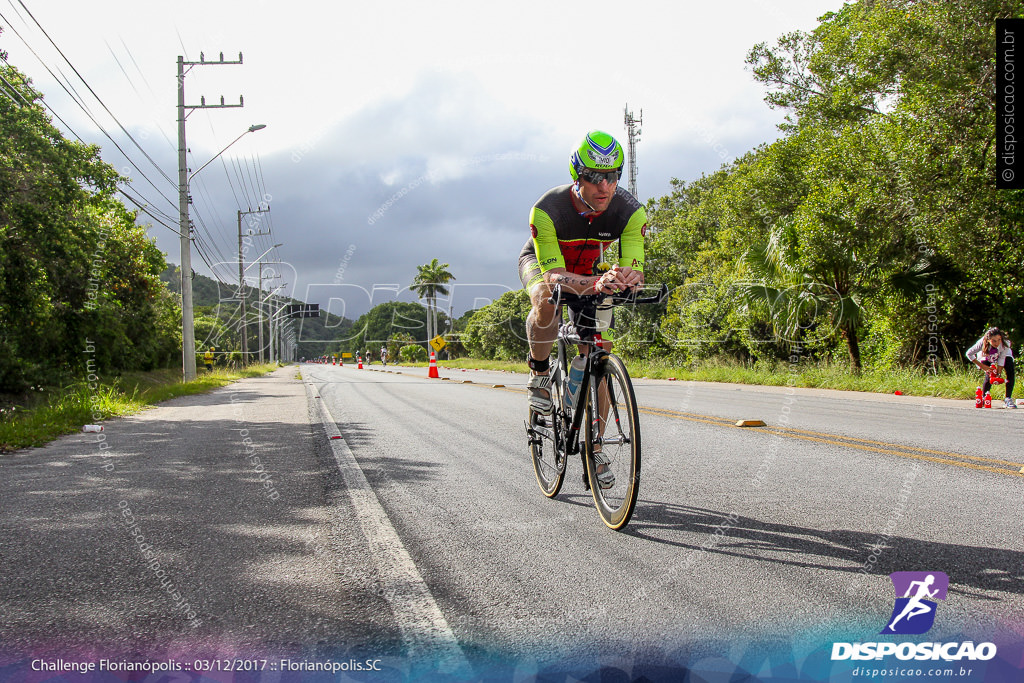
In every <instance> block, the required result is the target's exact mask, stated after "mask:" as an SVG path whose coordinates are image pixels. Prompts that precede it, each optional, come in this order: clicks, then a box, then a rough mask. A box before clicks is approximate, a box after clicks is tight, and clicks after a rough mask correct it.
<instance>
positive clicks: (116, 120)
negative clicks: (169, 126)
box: [18, 0, 174, 203]
mask: <svg viewBox="0 0 1024 683" xmlns="http://www.w3.org/2000/svg"><path fill="white" fill-rule="evenodd" d="M18 4H19V5H21V6H22V8H23V9H24V10H25V12H27V13H28V15H29V16H30V17H32V21H34V22H35V24H36V26H38V27H39V30H40V31H42V32H43V35H44V36H46V39H47V40H49V41H50V44H51V45H53V47H54V49H56V50H57V52H58V54H60V56H61V57H63V58H64V61H65V62H67V64H68V66H70V67H71V70H72V71H74V72H75V75H76V76H78V79H79V80H80V81H82V84H83V85H85V87H86V88H88V89H89V92H90V93H92V96H93V97H95V98H96V101H97V102H99V103H100V106H101V107H103V109H104V111H106V112H107V113H108V114H110V118H112V119H114V123H116V124H117V127H118V128H120V129H121V132H123V133H124V134H125V135H127V136H128V139H129V140H131V141H132V142H133V143H134V144H135V146H136V147H138V148H139V151H140V152H142V154H143V155H144V156H145V157H146V159H148V160H149V163H151V164H153V167H154V168H156V170H157V171H158V172H159V173H160V175H162V176H163V177H164V179H165V180H166V181H167V182H168V183H170V184H171V185H172V186H173V185H174V181H173V180H171V177H170V176H169V175H167V174H166V173H164V170H163V169H162V168H160V166H159V164H157V163H156V161H154V160H153V157H151V156H149V153H148V152H146V150H145V149H143V147H142V145H140V144H139V142H138V141H137V140H136V139H135V138H134V137H132V134H131V133H129V132H128V130H127V129H126V128H125V127H124V126H123V125H121V122H120V121H119V120H118V118H117V117H116V116H114V112H112V111H110V108H109V107H107V105H106V103H104V102H103V100H102V99H101V98H100V96H99V95H97V94H96V91H95V90H93V89H92V86H91V85H89V83H88V82H87V81H86V80H85V78H84V77H83V76H82V74H80V73H78V69H76V68H75V65H74V64H72V63H71V60H70V59H68V58H67V56H66V55H65V54H64V51H63V50H61V49H60V47H58V46H57V43H55V42H53V38H51V37H50V34H49V33H47V32H46V29H45V28H43V25H42V24H40V23H39V20H38V19H36V18H35V16H34V15H33V14H32V12H31V11H30V10H29V8H28V7H25V3H24V2H22V0H18ZM119 149H120V148H119ZM126 156H127V155H126ZM139 172H140V173H141V171H139ZM172 203H173V202H172Z"/></svg>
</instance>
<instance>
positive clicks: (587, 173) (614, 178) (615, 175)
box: [579, 168, 622, 185]
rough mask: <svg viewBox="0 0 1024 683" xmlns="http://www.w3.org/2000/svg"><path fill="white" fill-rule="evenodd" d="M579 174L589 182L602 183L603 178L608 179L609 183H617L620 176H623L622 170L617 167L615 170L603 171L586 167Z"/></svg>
mask: <svg viewBox="0 0 1024 683" xmlns="http://www.w3.org/2000/svg"><path fill="white" fill-rule="evenodd" d="M579 176H580V178H582V179H583V180H586V181H587V182H588V183H593V184H595V185H600V184H601V181H602V180H607V181H608V182H609V183H617V182H618V181H619V178H621V177H622V171H621V170H620V169H616V170H614V171H606V172H604V173H602V172H600V171H594V170H592V169H589V168H585V169H583V170H582V171H580V172H579Z"/></svg>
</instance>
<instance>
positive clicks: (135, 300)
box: [0, 65, 180, 392]
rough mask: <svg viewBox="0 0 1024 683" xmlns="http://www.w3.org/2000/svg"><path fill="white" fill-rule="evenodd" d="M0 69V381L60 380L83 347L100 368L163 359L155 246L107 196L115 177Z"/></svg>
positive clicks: (166, 304)
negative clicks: (91, 354)
mask: <svg viewBox="0 0 1024 683" xmlns="http://www.w3.org/2000/svg"><path fill="white" fill-rule="evenodd" d="M0 76H2V77H3V80H2V81H0V83H2V87H3V94H4V95H5V96H4V97H0V328H2V329H0V391H7V392H13V391H18V390H20V389H21V388H23V387H24V386H25V385H26V384H29V383H33V382H36V381H46V380H49V381H56V380H58V379H59V378H60V377H61V375H62V374H65V373H66V372H67V368H72V369H79V368H81V367H82V366H83V362H84V361H83V358H84V356H83V352H84V351H85V349H86V348H87V347H88V348H90V349H93V350H94V353H95V358H94V360H95V362H96V364H97V365H98V366H99V367H100V369H101V370H102V371H106V370H108V369H126V368H139V367H152V366H154V365H156V364H161V363H163V362H164V361H165V360H166V358H167V357H168V356H172V355H173V353H169V352H168V349H169V347H171V346H173V345H176V344H178V343H179V342H178V340H177V338H176V337H175V336H174V335H173V334H169V335H166V336H165V333H167V332H168V323H169V321H171V320H173V318H174V316H175V312H176V309H175V306H174V303H173V301H172V300H170V299H169V298H168V297H166V296H165V295H164V290H163V288H162V287H161V286H160V283H159V279H158V277H157V275H158V274H159V272H160V271H161V270H162V269H163V267H164V261H163V255H162V254H161V253H160V252H159V250H157V249H156V247H155V246H154V244H153V242H152V241H151V240H149V239H148V238H147V237H146V231H145V229H144V228H142V227H140V226H136V225H135V215H134V213H133V212H130V211H128V210H127V209H126V208H125V207H124V206H123V205H122V204H120V203H119V202H117V201H115V200H114V199H113V193H114V192H115V190H116V185H117V183H118V182H120V181H121V179H120V178H119V177H118V175H117V173H116V172H115V171H114V169H113V168H112V167H110V166H109V165H108V164H106V163H104V162H103V161H101V160H100V157H99V149H98V148H97V147H95V146H88V145H83V144H81V143H77V142H72V141H69V140H66V139H65V138H64V137H63V136H62V135H61V134H60V132H59V131H58V130H57V129H56V128H55V127H54V126H53V125H52V124H51V123H50V120H49V117H48V116H47V114H46V113H45V111H44V109H43V107H42V105H41V104H40V100H41V97H42V96H41V94H40V93H38V92H37V91H35V90H34V89H33V88H32V87H31V84H30V83H29V81H28V80H27V79H26V78H25V77H24V76H22V75H21V73H19V72H18V71H17V70H16V69H15V68H14V67H11V66H7V65H4V66H0ZM179 348H180V346H179Z"/></svg>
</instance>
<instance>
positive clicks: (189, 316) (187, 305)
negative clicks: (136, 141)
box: [178, 87, 267, 382]
mask: <svg viewBox="0 0 1024 683" xmlns="http://www.w3.org/2000/svg"><path fill="white" fill-rule="evenodd" d="M183 98H184V92H183V88H180V87H179V90H178V100H179V101H178V108H179V116H178V219H179V230H180V232H179V234H180V236H181V364H182V373H183V375H184V379H185V381H186V382H188V381H190V380H193V379H195V378H196V349H195V346H196V331H195V320H194V317H193V312H192V231H191V229H190V226H189V218H188V184H189V182H190V181H191V180H192V178H194V177H195V176H196V173H199V171H202V170H203V169H204V168H206V167H207V166H209V165H210V162H212V161H213V160H214V159H216V158H217V157H219V156H220V155H221V154H223V153H224V152H226V151H228V148H229V147H231V145H233V144H235V143H236V142H238V141H239V140H241V139H242V138H243V137H244V136H245V135H248V134H249V133H254V132H256V131H258V130H263V129H264V128H266V127H267V126H266V124H262V123H257V124H253V125H251V126H249V128H248V129H246V130H245V131H244V132H243V133H242V134H241V135H239V136H238V137H237V138H235V139H234V140H232V141H231V142H230V143H229V144H228V145H227V147H225V148H224V149H222V150H221V151H219V152H217V154H215V155H214V156H213V158H212V159H210V161H207V162H206V163H205V164H203V165H202V166H200V167H199V170H198V171H196V172H195V173H193V174H192V175H188V165H187V164H188V161H187V159H186V158H185V153H186V148H185V115H184V99H183Z"/></svg>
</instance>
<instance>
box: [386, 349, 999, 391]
mask: <svg viewBox="0 0 1024 683" xmlns="http://www.w3.org/2000/svg"><path fill="white" fill-rule="evenodd" d="M437 364H438V366H439V367H447V368H453V369H461V368H466V369H469V368H480V369H481V370H505V371H508V372H520V373H525V372H527V371H528V369H527V367H526V363H524V362H517V361H497V360H474V359H471V358H460V359H458V360H445V361H438V362H437ZM427 365H428V364H427V363H425V362H424V363H403V366H404V367H420V368H423V367H427ZM626 366H627V367H628V369H629V373H630V375H631V376H633V377H636V378H643V377H646V378H649V379H669V378H671V377H674V378H676V379H677V380H680V381H690V380H692V381H697V382H723V383H732V384H754V385H764V386H795V387H809V388H816V389H838V390H842V391H865V392H873V393H883V394H892V393H894V392H896V391H900V392H902V393H903V394H905V395H907V396H934V397H937V398H953V399H973V398H974V389H975V387H977V386H978V385H980V384H981V381H982V376H981V373H980V372H977V371H975V370H973V369H972V368H969V367H967V366H963V365H953V366H948V367H943V368H942V369H941V370H940V371H939V372H937V373H935V374H929V373H928V372H926V371H925V370H924V369H922V368H899V369H895V370H876V369H864V370H862V371H861V372H860V373H854V372H852V371H851V370H850V368H849V367H848V366H846V365H840V364H834V363H825V362H815V363H801V364H798V365H796V366H795V367H794V368H793V369H792V370H791V369H790V367H789V365H787V364H785V363H777V364H774V365H769V364H764V363H740V362H729V361H725V360H713V361H706V362H704V363H701V364H698V365H696V366H695V367H689V368H688V367H679V366H673V365H668V364H665V363H657V362H650V361H627V362H626ZM389 367H390V365H389ZM1003 395H1004V389H1003V388H993V389H992V398H993V400H996V399H998V400H1002V398H1003Z"/></svg>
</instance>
